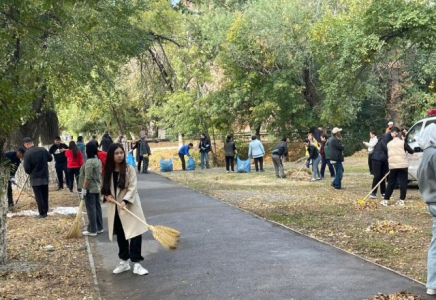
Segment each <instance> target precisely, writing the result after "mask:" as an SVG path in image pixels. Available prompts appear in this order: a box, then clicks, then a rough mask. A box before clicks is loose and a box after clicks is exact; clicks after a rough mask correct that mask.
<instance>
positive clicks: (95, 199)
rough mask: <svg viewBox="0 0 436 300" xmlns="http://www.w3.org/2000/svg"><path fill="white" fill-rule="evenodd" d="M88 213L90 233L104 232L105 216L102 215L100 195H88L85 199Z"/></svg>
mask: <svg viewBox="0 0 436 300" xmlns="http://www.w3.org/2000/svg"><path fill="white" fill-rule="evenodd" d="M85 205H86V213H87V214H88V229H87V230H88V232H92V233H96V232H97V231H101V230H103V215H102V213H101V205H100V193H89V192H88V193H87V194H86V197H85Z"/></svg>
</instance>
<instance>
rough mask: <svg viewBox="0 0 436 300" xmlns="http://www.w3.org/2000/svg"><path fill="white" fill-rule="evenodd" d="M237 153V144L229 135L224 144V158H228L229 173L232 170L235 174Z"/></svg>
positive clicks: (227, 168) (227, 169) (227, 167)
mask: <svg viewBox="0 0 436 300" xmlns="http://www.w3.org/2000/svg"><path fill="white" fill-rule="evenodd" d="M237 153H238V151H237V150H236V145H235V142H234V141H233V139H232V136H231V135H230V134H229V135H228V136H227V139H226V142H225V144H224V156H225V157H226V171H227V173H229V172H230V170H232V172H235V169H234V167H235V154H237Z"/></svg>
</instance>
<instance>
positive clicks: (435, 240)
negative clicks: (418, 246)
mask: <svg viewBox="0 0 436 300" xmlns="http://www.w3.org/2000/svg"><path fill="white" fill-rule="evenodd" d="M428 211H429V212H430V214H431V215H432V217H433V232H432V237H431V242H430V246H429V247H428V254H427V284H426V286H427V288H428V289H434V290H436V205H435V204H430V205H429V206H428Z"/></svg>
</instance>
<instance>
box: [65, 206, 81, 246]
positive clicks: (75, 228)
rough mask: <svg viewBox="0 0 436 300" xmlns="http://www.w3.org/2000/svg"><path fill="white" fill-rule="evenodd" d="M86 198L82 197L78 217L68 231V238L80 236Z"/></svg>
mask: <svg viewBox="0 0 436 300" xmlns="http://www.w3.org/2000/svg"><path fill="white" fill-rule="evenodd" d="M83 202H85V201H84V200H82V199H80V203H79V208H78V209H77V215H76V219H74V222H73V225H71V228H70V230H69V231H68V233H67V239H72V238H77V237H79V236H80V231H81V228H82V208H83Z"/></svg>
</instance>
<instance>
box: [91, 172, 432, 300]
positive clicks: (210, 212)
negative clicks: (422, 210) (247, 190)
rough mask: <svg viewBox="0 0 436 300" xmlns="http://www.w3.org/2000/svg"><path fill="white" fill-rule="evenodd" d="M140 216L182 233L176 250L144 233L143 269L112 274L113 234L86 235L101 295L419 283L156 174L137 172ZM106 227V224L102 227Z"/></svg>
mask: <svg viewBox="0 0 436 300" xmlns="http://www.w3.org/2000/svg"><path fill="white" fill-rule="evenodd" d="M138 187H139V189H138V191H139V195H140V197H141V200H142V205H143V208H144V213H145V216H146V219H147V221H148V222H149V223H150V224H153V225H158V224H160V225H166V226H170V227H173V228H176V229H178V230H180V231H181V232H182V236H181V239H180V245H179V248H178V249H177V250H174V251H171V250H166V249H164V248H163V247H162V246H160V245H159V244H158V243H157V242H156V241H155V240H154V239H153V237H152V236H151V233H149V232H148V233H146V234H144V235H143V250H142V252H143V256H144V258H145V261H144V262H143V266H144V267H145V268H146V269H148V271H149V275H146V276H142V277H141V276H137V275H134V274H133V273H132V272H131V271H129V272H125V273H122V274H118V275H114V274H112V270H113V268H114V267H115V266H116V265H117V264H118V262H119V259H118V255H117V253H118V247H117V244H116V241H115V240H114V242H110V241H109V240H108V237H107V234H102V235H99V236H98V237H97V238H90V241H91V245H92V249H93V255H94V260H95V265H96V270H97V279H98V282H99V288H100V292H101V296H102V299H103V300H112V299H114V300H115V299H147V300H159V299H165V300H172V299H177V300H185V299H186V300H188V299H189V300H192V299H201V300H207V299H214V300H215V299H256V300H259V299H294V300H305V299H307V300H314V299H323V300H329V299H331V300H354V299H356V300H362V299H366V298H368V297H369V296H371V295H376V294H377V293H384V294H390V293H394V292H398V291H403V290H405V291H408V292H410V293H412V294H416V295H420V296H422V297H423V298H424V299H431V298H430V297H428V296H426V295H425V287H424V286H423V285H421V284H419V283H417V282H415V281H412V280H409V279H407V278H405V277H402V276H400V275H398V274H396V273H394V272H391V271H389V270H387V269H384V268H382V267H379V266H376V265H374V264H371V263H369V262H367V261H364V260H362V259H360V258H358V257H355V256H353V255H350V254H347V253H345V252H343V251H341V250H338V249H336V248H334V247H331V246H328V245H325V244H323V243H320V242H318V241H316V240H313V239H311V238H308V237H306V236H302V235H300V234H298V233H295V232H293V231H291V230H288V229H285V228H283V227H281V226H278V225H275V224H273V223H270V222H267V221H265V220H262V219H260V218H257V217H255V216H253V215H251V214H249V213H246V212H243V211H241V210H239V209H237V208H234V207H231V206H229V205H227V204H224V203H222V202H220V201H218V200H216V199H213V198H211V197H208V196H205V195H203V194H201V193H198V192H196V191H193V190H191V189H188V188H185V187H183V186H181V185H179V184H177V183H175V182H172V181H170V180H167V179H165V178H163V177H161V176H159V175H156V174H138ZM105 228H107V227H105Z"/></svg>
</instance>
